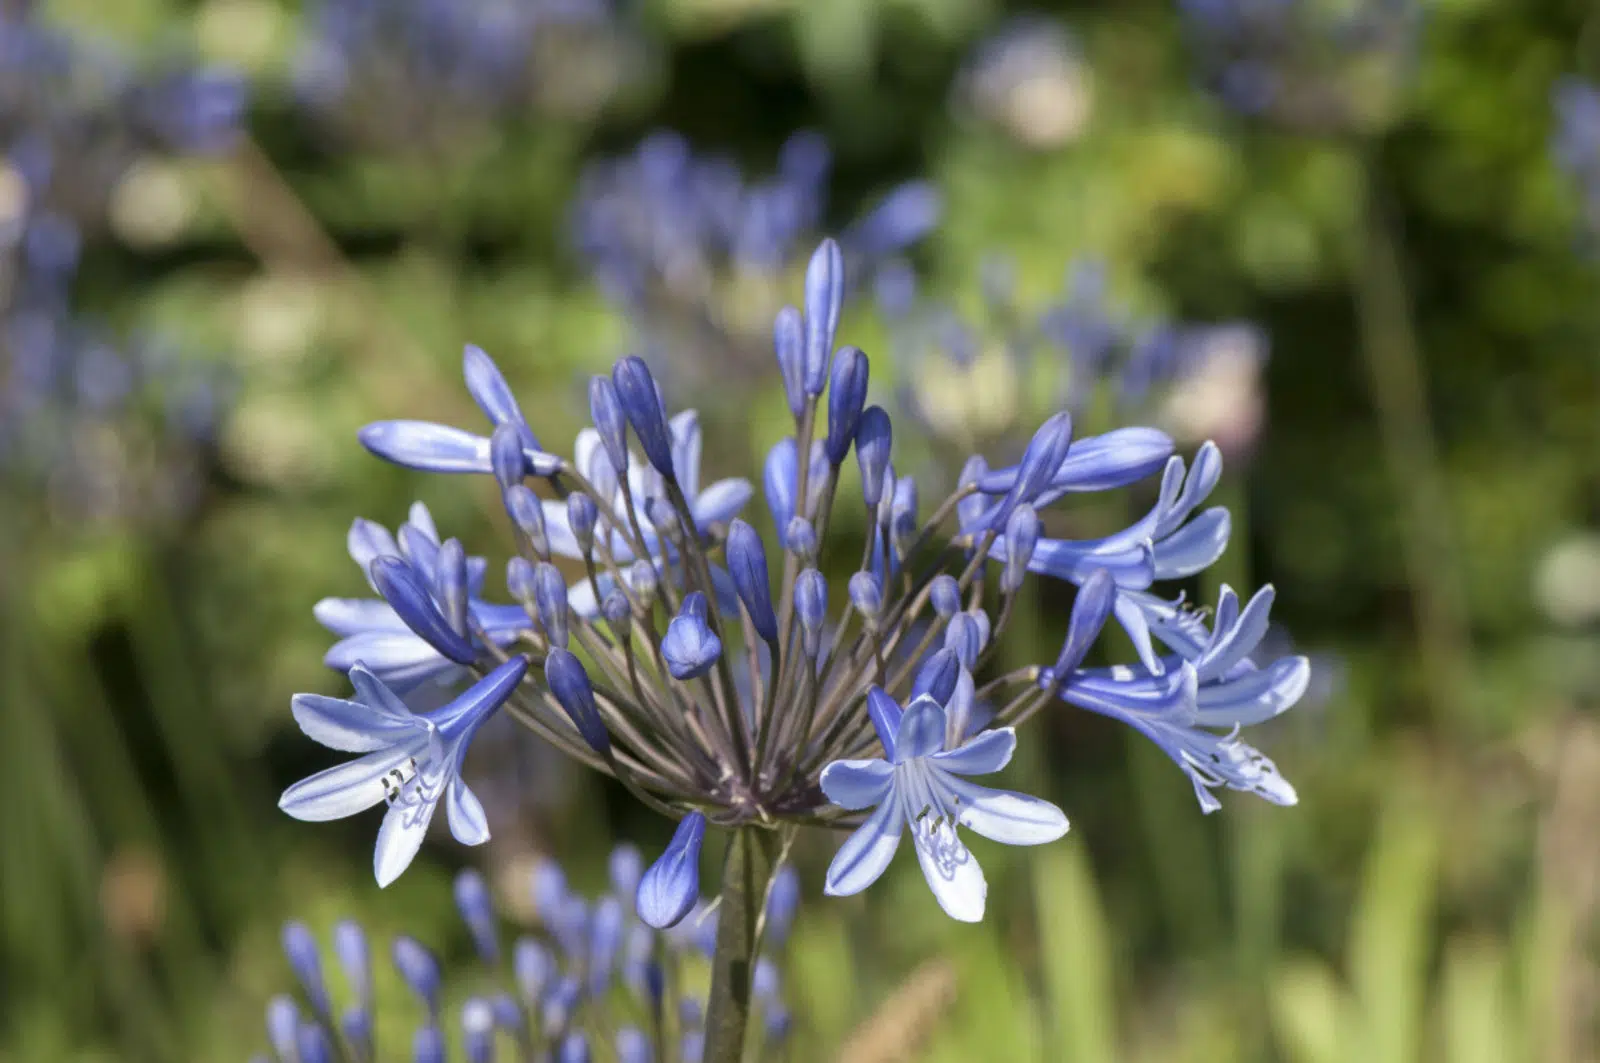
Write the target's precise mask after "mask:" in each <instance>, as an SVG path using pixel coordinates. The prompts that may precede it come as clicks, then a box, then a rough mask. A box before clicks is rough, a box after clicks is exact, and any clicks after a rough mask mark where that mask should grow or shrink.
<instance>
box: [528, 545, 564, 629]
mask: <svg viewBox="0 0 1600 1063" xmlns="http://www.w3.org/2000/svg"><path fill="white" fill-rule="evenodd" d="M533 597H534V600H535V601H536V602H537V603H538V605H539V625H540V626H541V627H543V628H544V633H545V637H546V638H547V639H549V640H550V645H552V646H556V647H562V648H564V647H565V646H566V645H567V581H566V579H565V578H564V577H563V576H562V575H561V570H560V569H559V568H556V566H555V565H552V564H551V563H550V562H548V561H541V562H539V563H538V564H537V565H535V566H534V568H533Z"/></svg>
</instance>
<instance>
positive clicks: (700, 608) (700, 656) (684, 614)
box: [661, 591, 722, 682]
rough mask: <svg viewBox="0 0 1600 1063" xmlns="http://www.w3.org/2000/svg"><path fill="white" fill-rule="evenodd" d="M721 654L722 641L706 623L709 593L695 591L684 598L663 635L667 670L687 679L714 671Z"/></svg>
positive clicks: (662, 642) (674, 676)
mask: <svg viewBox="0 0 1600 1063" xmlns="http://www.w3.org/2000/svg"><path fill="white" fill-rule="evenodd" d="M721 655H722V640H721V639H719V638H717V636H716V634H715V633H714V632H713V631H712V630H711V628H710V626H709V625H708V624H707V623H706V596H705V595H704V594H702V593H701V592H700V591H693V592H691V593H690V594H688V595H687V596H685V597H684V599H683V606H682V607H681V608H680V609H679V610H678V615H677V616H675V617H673V618H672V622H671V623H669V624H668V625H667V633H666V634H665V635H664V636H662V638H661V657H662V659H663V660H665V661H666V662H667V671H668V672H670V673H672V677H673V678H674V679H677V680H681V681H684V682H687V681H688V680H690V679H697V678H699V677H700V676H702V675H705V674H706V672H708V671H710V670H711V666H712V665H714V664H716V663H717V658H718V657H720V656H721Z"/></svg>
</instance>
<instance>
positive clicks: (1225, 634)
mask: <svg viewBox="0 0 1600 1063" xmlns="http://www.w3.org/2000/svg"><path fill="white" fill-rule="evenodd" d="M1274 593H1275V592H1274V591H1273V589H1272V587H1271V585H1268V586H1265V587H1262V588H1261V589H1260V590H1259V591H1257V592H1256V593H1255V597H1253V598H1251V599H1250V604H1249V605H1247V606H1245V607H1244V612H1243V613H1241V614H1239V616H1238V618H1237V619H1236V620H1235V622H1234V623H1233V624H1232V626H1231V627H1230V628H1229V629H1228V630H1226V631H1224V630H1223V628H1222V624H1221V614H1220V612H1219V614H1218V623H1217V626H1216V630H1217V631H1219V632H1222V637H1221V638H1219V639H1218V640H1217V641H1216V642H1215V643H1214V644H1213V645H1212V646H1211V647H1210V649H1209V650H1208V651H1207V652H1206V653H1205V654H1204V655H1203V656H1202V657H1200V658H1199V659H1198V660H1196V661H1195V670H1196V671H1198V672H1199V673H1200V679H1201V681H1202V682H1204V681H1205V680H1208V679H1215V678H1218V677H1220V676H1226V675H1227V674H1228V672H1229V671H1231V670H1232V668H1233V666H1234V665H1236V664H1238V663H1240V662H1241V661H1243V660H1245V659H1246V658H1247V657H1249V656H1250V654H1252V653H1254V652H1255V650H1256V647H1257V646H1259V645H1261V640H1262V639H1263V638H1265V637H1266V634H1267V628H1268V626H1269V623H1270V620H1269V616H1268V614H1269V613H1271V611H1272V600H1273V597H1274Z"/></svg>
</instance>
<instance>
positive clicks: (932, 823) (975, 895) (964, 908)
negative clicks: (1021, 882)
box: [911, 816, 989, 923]
mask: <svg viewBox="0 0 1600 1063" xmlns="http://www.w3.org/2000/svg"><path fill="white" fill-rule="evenodd" d="M911 836H912V841H913V842H914V843H915V845H916V849H917V862H918V863H920V864H921V865H922V877H923V878H925V879H927V880H928V888H929V889H931V890H932V891H933V897H934V899H935V900H937V901H938V902H939V907H941V908H943V909H944V911H945V914H946V915H948V916H949V917H950V918H952V919H959V920H960V921H961V922H963V923H976V922H980V921H981V920H982V919H983V905H984V899H985V897H987V896H988V893H989V884H988V883H987V882H985V881H984V880H983V869H982V868H981V867H979V866H978V861H977V860H976V859H975V858H974V857H973V855H972V853H970V852H968V851H967V847H966V846H965V845H963V844H962V843H961V839H960V838H958V837H956V829H955V827H953V826H952V825H951V824H950V823H949V822H947V821H946V820H943V819H935V818H933V817H931V816H930V817H929V818H926V819H924V820H923V821H922V822H921V823H920V824H918V825H917V826H916V827H913V828H912V832H911Z"/></svg>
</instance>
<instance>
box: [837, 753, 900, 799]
mask: <svg viewBox="0 0 1600 1063" xmlns="http://www.w3.org/2000/svg"><path fill="white" fill-rule="evenodd" d="M893 780H894V765H892V764H890V763H889V762H888V761H887V760H878V759H873V760H836V761H834V762H833V763H832V764H829V765H828V766H827V767H826V768H823V769H822V792H823V793H825V794H827V795H828V800H829V801H832V802H833V803H834V804H836V805H838V806H839V807H840V808H850V809H856V808H872V807H873V806H875V805H879V804H881V803H882V802H883V800H884V798H886V797H887V796H889V789H890V786H891V784H892V782H893Z"/></svg>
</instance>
